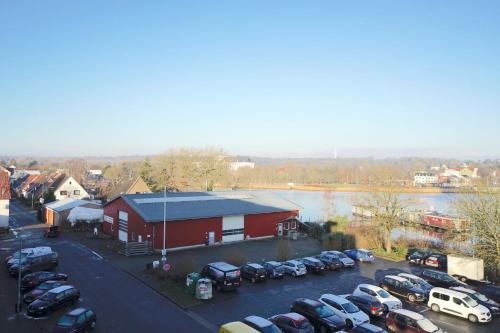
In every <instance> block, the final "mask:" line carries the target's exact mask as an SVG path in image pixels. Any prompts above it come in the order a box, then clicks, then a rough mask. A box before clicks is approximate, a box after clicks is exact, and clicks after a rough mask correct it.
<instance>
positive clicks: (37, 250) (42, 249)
mask: <svg viewBox="0 0 500 333" xmlns="http://www.w3.org/2000/svg"><path fill="white" fill-rule="evenodd" d="M51 252H52V248H51V247H50V246H38V247H29V248H24V249H21V259H24V258H26V257H30V256H33V255H39V254H44V253H51ZM18 261H19V251H16V252H15V253H13V254H12V256H10V257H9V260H8V261H7V266H8V267H10V266H12V265H14V264H17V263H18Z"/></svg>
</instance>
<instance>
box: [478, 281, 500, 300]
mask: <svg viewBox="0 0 500 333" xmlns="http://www.w3.org/2000/svg"><path fill="white" fill-rule="evenodd" d="M478 291H479V292H480V293H481V294H483V295H485V296H487V297H488V298H489V299H492V300H494V301H495V302H497V303H500V287H498V286H495V285H494V284H487V285H482V286H480V287H479V288H478Z"/></svg>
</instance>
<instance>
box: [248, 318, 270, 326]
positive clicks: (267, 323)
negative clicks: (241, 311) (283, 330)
mask: <svg viewBox="0 0 500 333" xmlns="http://www.w3.org/2000/svg"><path fill="white" fill-rule="evenodd" d="M245 321H247V322H250V323H252V324H255V325H257V326H258V327H267V326H270V325H272V324H273V323H271V322H270V321H269V320H267V319H266V318H262V317H259V316H248V317H245Z"/></svg>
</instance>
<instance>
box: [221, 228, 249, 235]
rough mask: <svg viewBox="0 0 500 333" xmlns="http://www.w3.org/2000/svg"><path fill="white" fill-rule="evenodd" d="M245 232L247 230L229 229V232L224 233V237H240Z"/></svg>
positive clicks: (224, 231)
mask: <svg viewBox="0 0 500 333" xmlns="http://www.w3.org/2000/svg"><path fill="white" fill-rule="evenodd" d="M244 232H245V230H244V229H243V228H241V229H227V230H223V231H222V236H229V235H240V234H242V233H244Z"/></svg>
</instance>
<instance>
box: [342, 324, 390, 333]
mask: <svg viewBox="0 0 500 333" xmlns="http://www.w3.org/2000/svg"><path fill="white" fill-rule="evenodd" d="M349 333H387V331H386V330H384V329H383V328H380V327H378V326H375V325H372V324H370V323H364V324H361V325H358V326H356V327H354V328H352V329H351V330H350V331H349Z"/></svg>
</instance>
